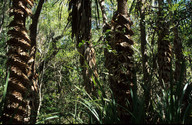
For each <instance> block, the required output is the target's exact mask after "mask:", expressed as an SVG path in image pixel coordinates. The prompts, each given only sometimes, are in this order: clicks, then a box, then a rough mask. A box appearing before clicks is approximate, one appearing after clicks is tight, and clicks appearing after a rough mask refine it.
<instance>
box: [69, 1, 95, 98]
mask: <svg viewBox="0 0 192 125" xmlns="http://www.w3.org/2000/svg"><path fill="white" fill-rule="evenodd" d="M70 7H71V8H72V13H71V14H72V19H71V22H72V37H73V36H74V35H75V38H76V41H77V42H76V47H77V49H78V52H79V53H80V65H81V67H82V74H83V79H84V85H85V89H86V91H87V92H88V93H90V94H91V93H92V94H94V93H95V86H94V84H93V81H92V76H93V77H97V76H98V75H97V70H96V54H95V50H94V48H93V46H92V44H91V0H71V1H70ZM71 8H69V9H71ZM83 42H84V43H83ZM80 43H83V44H81V46H79V45H80ZM94 95H95V94H94Z"/></svg>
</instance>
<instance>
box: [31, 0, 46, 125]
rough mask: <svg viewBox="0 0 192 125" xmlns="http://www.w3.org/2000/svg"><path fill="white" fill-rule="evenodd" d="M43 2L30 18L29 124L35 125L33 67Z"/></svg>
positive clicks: (36, 95)
mask: <svg viewBox="0 0 192 125" xmlns="http://www.w3.org/2000/svg"><path fill="white" fill-rule="evenodd" d="M43 3H44V0H40V1H39V3H38V6H37V9H36V12H35V14H34V15H33V17H32V24H31V25H30V39H31V50H30V60H29V62H28V65H29V66H30V69H31V74H29V76H28V77H29V78H30V81H31V82H32V86H31V90H32V95H31V96H32V99H31V116H30V117H31V118H30V123H31V124H35V122H36V117H37V110H38V106H39V93H38V92H39V88H38V86H37V84H38V74H37V72H36V67H35V55H36V49H37V48H36V47H37V41H36V39H37V25H38V19H39V16H40V13H41V9H42V7H43Z"/></svg>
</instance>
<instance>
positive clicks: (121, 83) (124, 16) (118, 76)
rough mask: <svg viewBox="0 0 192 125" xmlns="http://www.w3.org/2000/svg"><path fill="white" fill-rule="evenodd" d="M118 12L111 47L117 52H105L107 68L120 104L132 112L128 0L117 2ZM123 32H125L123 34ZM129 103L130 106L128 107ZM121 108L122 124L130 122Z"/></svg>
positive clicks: (131, 68)
mask: <svg viewBox="0 0 192 125" xmlns="http://www.w3.org/2000/svg"><path fill="white" fill-rule="evenodd" d="M117 2H118V11H117V13H116V14H115V15H114V16H113V19H112V22H111V33H112V34H111V35H112V37H111V38H110V41H109V45H110V46H111V48H112V49H113V50H115V51H116V52H115V53H113V52H107V51H105V56H106V62H105V65H106V68H108V70H109V73H110V76H109V80H110V85H111V89H112V91H113V94H114V97H115V99H116V101H117V103H118V104H120V105H121V106H123V107H124V108H126V109H127V110H129V111H132V98H131V90H130V89H132V90H134V89H133V86H134V84H133V76H134V74H133V49H132V45H133V41H132V40H131V36H132V35H133V31H132V30H131V28H130V26H131V25H132V22H131V21H130V18H129V16H128V13H127V9H128V8H127V0H117ZM122 31H123V32H122ZM127 101H129V103H130V105H127V104H126V103H127ZM121 106H118V107H117V109H118V115H119V117H120V120H121V123H129V122H130V118H131V116H130V114H129V113H128V112H127V111H126V110H125V109H124V108H122V107H121Z"/></svg>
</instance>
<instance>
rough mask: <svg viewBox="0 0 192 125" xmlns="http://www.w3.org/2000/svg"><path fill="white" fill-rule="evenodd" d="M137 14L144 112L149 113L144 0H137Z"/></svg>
mask: <svg viewBox="0 0 192 125" xmlns="http://www.w3.org/2000/svg"><path fill="white" fill-rule="evenodd" d="M138 2H139V13H140V32H141V54H142V68H143V69H142V70H143V82H144V85H145V86H146V88H148V89H146V90H144V97H145V110H146V112H148V111H149V101H150V88H151V87H150V86H151V85H150V83H149V71H148V68H149V67H148V56H147V49H146V44H147V40H146V29H145V7H144V4H145V0H139V1H138Z"/></svg>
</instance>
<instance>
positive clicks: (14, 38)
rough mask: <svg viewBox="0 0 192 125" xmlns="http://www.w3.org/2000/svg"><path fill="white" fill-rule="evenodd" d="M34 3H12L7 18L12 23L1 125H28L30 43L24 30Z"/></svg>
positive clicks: (17, 0)
mask: <svg viewBox="0 0 192 125" xmlns="http://www.w3.org/2000/svg"><path fill="white" fill-rule="evenodd" d="M28 6H30V7H32V6H33V0H13V2H12V8H11V12H10V16H13V17H14V18H13V21H11V23H10V24H9V27H10V30H9V31H8V34H9V35H10V39H9V40H8V41H7V44H8V45H9V51H8V53H7V55H8V62H7V65H8V70H9V72H10V77H9V82H8V88H7V93H6V101H5V106H4V110H3V116H2V122H3V124H8V123H9V124H10V123H13V124H16V123H20V124H24V123H25V124H26V123H29V121H30V114H31V106H30V104H29V103H30V98H31V97H30V95H31V91H30V90H31V88H30V87H31V82H30V79H29V78H28V74H29V73H30V67H29V65H28V61H29V58H30V56H29V54H28V51H30V48H31V40H30V38H29V36H28V34H27V29H26V28H25V20H26V17H27V16H28V15H30V14H31V10H30V8H28Z"/></svg>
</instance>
